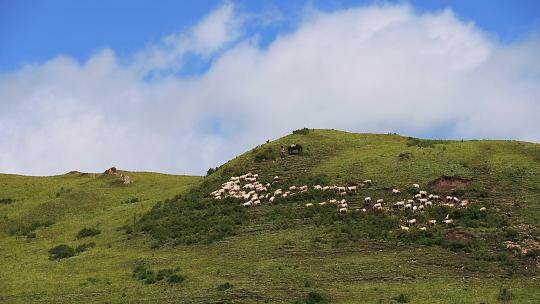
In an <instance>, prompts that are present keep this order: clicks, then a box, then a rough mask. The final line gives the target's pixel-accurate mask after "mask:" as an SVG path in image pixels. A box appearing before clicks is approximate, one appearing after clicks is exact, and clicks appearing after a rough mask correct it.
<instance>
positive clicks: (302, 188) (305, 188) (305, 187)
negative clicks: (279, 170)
mask: <svg viewBox="0 0 540 304" xmlns="http://www.w3.org/2000/svg"><path fill="white" fill-rule="evenodd" d="M307 189H308V186H305V185H304V186H302V187H298V190H300V191H304V190H307Z"/></svg>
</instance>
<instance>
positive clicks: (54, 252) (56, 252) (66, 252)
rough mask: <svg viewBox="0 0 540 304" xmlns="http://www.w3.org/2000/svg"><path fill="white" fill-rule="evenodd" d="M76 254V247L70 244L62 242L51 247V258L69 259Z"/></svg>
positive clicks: (52, 259)
mask: <svg viewBox="0 0 540 304" xmlns="http://www.w3.org/2000/svg"><path fill="white" fill-rule="evenodd" d="M74 255H75V249H73V247H70V246H68V245H65V244H62V245H58V246H55V247H53V248H51V249H49V260H51V261H54V260H60V259H67V258H70V257H72V256H74Z"/></svg>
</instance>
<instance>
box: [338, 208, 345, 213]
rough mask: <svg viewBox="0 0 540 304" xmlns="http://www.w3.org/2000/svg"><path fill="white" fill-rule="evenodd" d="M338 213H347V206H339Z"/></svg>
mask: <svg viewBox="0 0 540 304" xmlns="http://www.w3.org/2000/svg"><path fill="white" fill-rule="evenodd" d="M339 213H340V214H342V213H347V208H340V209H339Z"/></svg>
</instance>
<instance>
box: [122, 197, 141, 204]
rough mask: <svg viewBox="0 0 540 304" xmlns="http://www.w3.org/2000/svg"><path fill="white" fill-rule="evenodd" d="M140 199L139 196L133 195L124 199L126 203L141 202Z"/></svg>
mask: <svg viewBox="0 0 540 304" xmlns="http://www.w3.org/2000/svg"><path fill="white" fill-rule="evenodd" d="M139 201H140V199H139V198H138V197H135V196H132V197H130V198H128V199H126V200H125V201H124V204H134V203H137V202H139Z"/></svg>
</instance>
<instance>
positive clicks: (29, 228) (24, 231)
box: [9, 221, 54, 235]
mask: <svg viewBox="0 0 540 304" xmlns="http://www.w3.org/2000/svg"><path fill="white" fill-rule="evenodd" d="M53 224H54V222H53V221H35V222H32V223H30V225H19V226H16V227H14V228H11V229H10V230H9V233H10V234H11V235H28V234H29V233H32V232H34V231H35V230H37V229H39V228H44V227H49V226H51V225H53Z"/></svg>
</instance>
